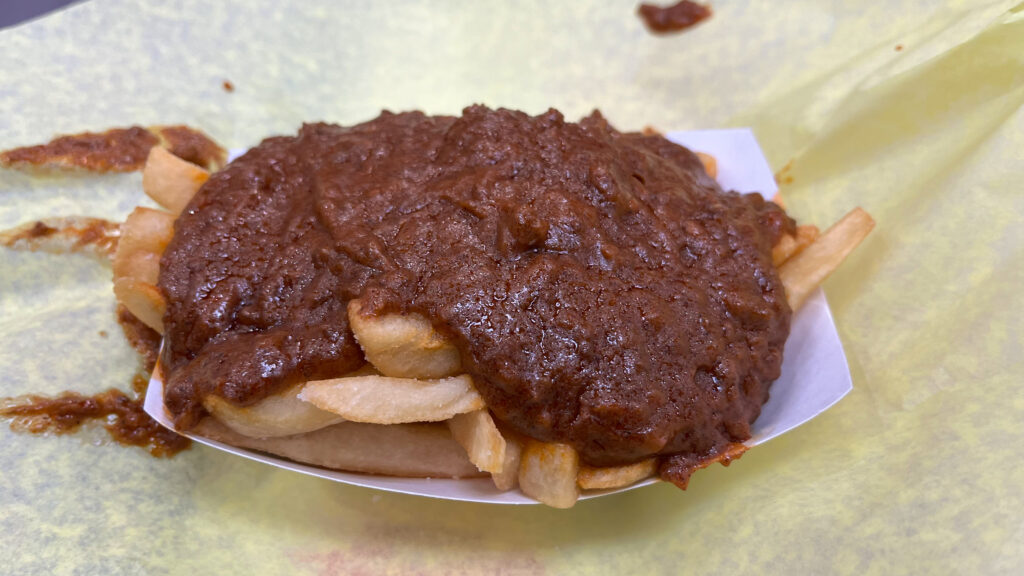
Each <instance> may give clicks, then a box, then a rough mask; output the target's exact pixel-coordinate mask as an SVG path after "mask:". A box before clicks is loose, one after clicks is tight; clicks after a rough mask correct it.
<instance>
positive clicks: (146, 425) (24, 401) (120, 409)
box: [0, 374, 191, 457]
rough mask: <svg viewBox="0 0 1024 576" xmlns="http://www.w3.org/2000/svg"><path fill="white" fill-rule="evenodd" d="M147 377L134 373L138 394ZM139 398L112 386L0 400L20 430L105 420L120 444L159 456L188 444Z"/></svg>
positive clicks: (63, 430)
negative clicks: (90, 392) (88, 391)
mask: <svg viewBox="0 0 1024 576" xmlns="http://www.w3.org/2000/svg"><path fill="white" fill-rule="evenodd" d="M146 382H147V379H146V377H145V376H143V375H142V374H137V375H136V376H135V381H134V382H133V386H132V387H133V388H134V389H135V390H136V394H140V392H141V391H143V390H145V387H146ZM139 398H141V395H139V396H137V397H133V396H129V395H128V394H125V393H124V392H122V391H120V390H118V389H116V388H111V389H109V390H107V391H105V392H100V393H99V394H94V395H92V396H83V395H82V394H79V393H77V392H63V393H61V394H60V395H58V396H55V397H52V398H49V397H45V396H35V395H29V396H22V397H18V398H8V399H5V400H3V401H2V403H0V415H2V416H7V417H10V418H13V420H12V421H11V429H12V430H15V431H18V432H30V433H32V434H43V433H46V432H52V433H54V434H67V433H70V432H74V431H76V430H78V429H79V428H80V427H81V426H82V425H83V424H85V423H86V422H90V421H104V423H103V428H104V429H105V430H106V431H107V433H108V434H109V435H110V437H111V438H112V439H113V440H114V441H116V442H118V443H119V444H125V445H129V446H140V447H143V448H146V449H147V450H149V453H150V454H152V455H153V456H157V457H169V456H173V455H175V454H177V453H178V452H181V451H182V450H184V449H186V448H188V447H189V445H190V444H191V441H190V440H189V439H188V438H185V437H184V436H179V435H177V434H175V433H174V432H172V431H170V430H168V429H167V428H164V427H163V426H161V425H160V424H159V423H157V422H156V421H155V420H153V419H152V418H150V417H149V414H146V412H145V411H143V409H142V404H141V402H140V401H139Z"/></svg>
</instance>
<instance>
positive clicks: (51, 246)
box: [0, 216, 121, 258]
mask: <svg viewBox="0 0 1024 576" xmlns="http://www.w3.org/2000/svg"><path fill="white" fill-rule="evenodd" d="M120 236H121V225H120V224H119V223H117V222H111V221H110V220H104V219H102V218H89V217H84V216H69V217H64V218H47V219H44V220H36V221H33V222H28V223H26V224H22V225H21V226H18V227H16V228H11V229H9V230H3V231H0V246H4V247H6V248H11V249H14V250H31V251H43V252H51V253H54V254H65V253H68V252H86V251H88V252H92V253H93V254H95V255H96V256H99V257H101V258H112V257H113V255H114V251H115V250H116V249H117V240H118V238H120Z"/></svg>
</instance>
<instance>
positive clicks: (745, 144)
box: [145, 129, 853, 504]
mask: <svg viewBox="0 0 1024 576" xmlns="http://www.w3.org/2000/svg"><path fill="white" fill-rule="evenodd" d="M667 137H668V138H669V139H670V140H673V141H675V142H677V143H679V144H683V145H684V146H687V147H689V148H691V149H692V150H697V151H701V152H706V153H708V154H711V155H712V156H714V157H715V159H716V161H717V164H718V170H719V175H718V181H719V183H720V184H721V185H722V187H723V188H724V189H726V190H736V191H738V192H757V193H762V194H763V195H765V196H767V197H769V198H771V197H773V196H774V195H775V193H776V192H777V190H778V189H777V187H776V185H775V178H774V176H773V175H772V172H771V169H770V168H769V167H768V161H767V160H765V158H764V155H763V154H762V152H761V149H760V148H759V147H758V145H757V140H756V139H755V137H754V134H753V132H751V131H750V130H749V129H733V130H703V131H692V132H671V133H669V134H667ZM235 156H237V151H232V157H235ZM852 387H853V384H852V382H851V380H850V372H849V369H848V368H847V366H846V358H845V357H844V356H843V346H842V343H841V342H840V341H839V334H837V333H836V327H835V324H834V323H833V321H832V315H831V314H830V313H829V310H828V303H827V302H826V301H825V296H824V294H822V292H821V290H820V289H819V290H818V291H817V292H816V293H815V294H814V295H813V296H812V297H811V298H809V299H808V301H807V303H806V304H805V305H804V307H803V308H801V309H800V310H799V311H798V312H796V313H795V314H794V316H793V322H792V326H791V329H790V335H789V339H788V340H787V341H786V349H785V354H784V361H783V364H782V375H781V376H780V378H779V379H778V380H776V381H775V383H774V384H772V387H771V398H770V399H769V400H768V402H767V403H766V404H765V405H764V407H763V409H762V411H761V415H760V417H758V419H757V420H756V421H755V422H754V424H753V426H752V427H751V437H750V439H749V440H747V441H746V442H745V443H744V444H745V445H746V446H748V447H754V446H757V445H758V444H762V443H764V442H767V441H768V440H771V439H772V438H775V437H776V436H778V435H780V434H783V433H785V432H787V431H789V430H792V429H793V428H796V427H797V426H800V425H801V424H803V423H804V422H807V421H809V420H810V419H812V418H814V417H815V416H817V415H818V414H820V413H822V412H823V411H825V410H826V409H827V408H828V407H829V406H832V405H833V404H835V403H836V402H838V401H839V400H840V399H841V398H842V397H843V396H845V395H846V394H847V393H848V392H849V391H850V390H851V389H852ZM163 399H164V397H163V381H162V379H161V378H160V375H159V371H157V372H154V377H153V378H152V379H150V382H149V389H148V393H147V394H146V400H145V409H146V412H148V413H149V415H150V416H152V417H153V418H154V419H156V420H157V421H158V422H160V423H161V424H163V425H164V426H166V427H168V428H170V429H172V430H173V429H174V424H173V422H172V420H171V417H170V414H169V413H168V412H167V409H166V408H165V407H164V402H163ZM184 435H185V436H188V437H189V438H191V439H193V440H195V441H197V442H201V443H203V444H205V445H207V446H210V447H213V448H217V449H218V450H222V451H224V452H228V453H230V454H235V455H237V456H242V457H245V458H249V459H250V460H254V461H257V462H262V463H264V464H269V465H271V466H276V467H278V468H282V469H284V470H291V471H293V472H299V473H302V474H308V475H310V476H316V477H319V478H325V479H328V480H334V481H336V482H342V483H344V484H352V485H355V486H364V487H367V488H377V489H379V490H387V491H389V492H399V493H402V494H412V495H416V496H429V497H433V498H441V499H445V500H461V501H466V502H484V503H490V504H537V501H536V500H534V499H532V498H530V497H528V496H525V495H524V494H523V493H522V492H521V491H520V490H519V489H518V488H517V489H514V490H509V491H499V490H497V489H496V488H495V487H494V483H493V482H492V481H491V479H490V478H463V479H450V478H399V477H393V476H378V475H371V474H360V473H355V472H343V471H338V470H329V469H325V468H321V467H317V466H309V465H306V464H301V463H298V462H293V461H290V460H288V459H286V458H279V457H275V456H273V455H270V454H266V453H262V452H259V451H255V450H247V449H245V448H238V447H235V446H231V445H228V444H225V443H223V442H218V441H216V440H212V439H210V438H205V437H203V436H201V435H199V434H195V433H190V432H187V431H186V432H184ZM654 482H657V480H656V479H653V478H652V479H648V480H645V481H641V482H638V483H636V484H633V485H632V486H628V487H624V488H620V489H615V490H593V491H586V492H584V493H583V495H582V496H581V499H590V498H597V497H600V496H606V495H609V494H615V493H617V492H623V491H626V490H632V489H635V488H640V487H643V486H647V485H650V484H653V483H654Z"/></svg>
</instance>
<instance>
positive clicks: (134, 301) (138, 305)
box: [114, 278, 167, 334]
mask: <svg viewBox="0 0 1024 576" xmlns="http://www.w3.org/2000/svg"><path fill="white" fill-rule="evenodd" d="M114 296H116V297H117V301H118V302H120V303H121V304H123V305H124V307H125V308H127V309H128V311H129V312H131V313H132V314H134V315H135V317H136V318H138V319H139V320H141V321H142V323H143V324H145V325H146V326H149V327H150V328H152V329H153V330H156V331H157V332H159V333H160V334H163V333H164V312H165V311H166V310H167V302H166V301H165V300H164V297H163V295H162V294H160V289H159V288H157V287H156V286H154V285H153V284H148V283H146V282H142V281H140V280H136V279H135V278H120V279H117V280H115V281H114Z"/></svg>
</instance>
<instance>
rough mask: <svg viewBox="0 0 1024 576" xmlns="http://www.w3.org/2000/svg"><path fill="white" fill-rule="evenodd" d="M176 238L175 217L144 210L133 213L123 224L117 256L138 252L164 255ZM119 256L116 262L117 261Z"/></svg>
mask: <svg viewBox="0 0 1024 576" xmlns="http://www.w3.org/2000/svg"><path fill="white" fill-rule="evenodd" d="M172 237H174V216H172V215H171V214H168V213H167V212H164V211H163V210H154V209H152V208H143V207H141V206H139V207H137V208H135V210H132V213H131V214H129V215H128V218H126V219H125V221H124V224H121V239H120V240H118V242H117V254H129V253H132V252H136V251H143V252H153V253H155V254H163V253H164V249H165V248H167V244H169V243H170V241H171V238H172ZM117 254H115V255H114V260H115V261H116V260H117V257H118V256H117Z"/></svg>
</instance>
